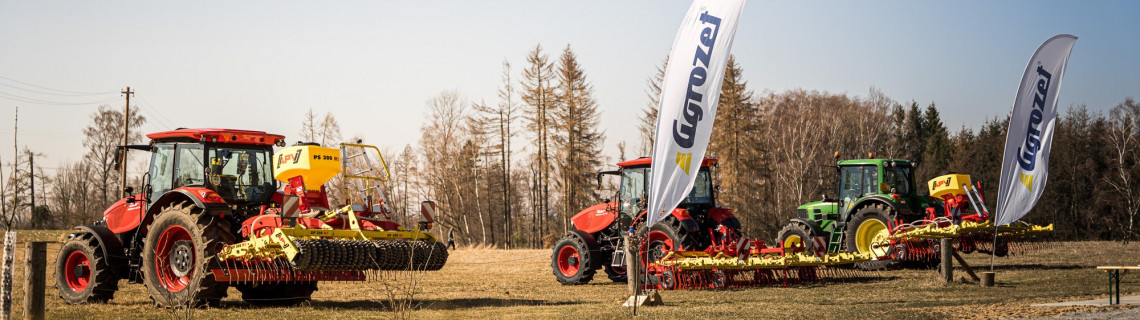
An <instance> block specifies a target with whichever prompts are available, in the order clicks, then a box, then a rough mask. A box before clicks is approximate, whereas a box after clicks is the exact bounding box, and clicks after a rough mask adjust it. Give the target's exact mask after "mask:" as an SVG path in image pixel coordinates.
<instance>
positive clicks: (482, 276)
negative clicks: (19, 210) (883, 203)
mask: <svg viewBox="0 0 1140 320" xmlns="http://www.w3.org/2000/svg"><path fill="white" fill-rule="evenodd" d="M63 233H64V231H21V232H20V233H19V241H20V242H21V244H19V246H18V249H17V252H16V254H17V256H16V257H17V259H16V261H17V266H18V268H17V269H16V275H15V279H16V280H17V281H15V285H14V287H15V292H16V295H15V299H16V300H14V302H13V305H14V309H16V311H15V312H14V316H16V317H22V314H21V312H22V311H21V310H20V308H21V307H22V301H23V294H22V287H23V277H24V276H23V265H22V261H23V257H24V252H23V248H24V245H23V243H22V242H25V241H34V240H39V241H44V240H53V241H54V240H57V239H59V238H60V236H61V235H62V234H63ZM58 249H59V244H56V243H53V244H50V245H49V246H48V260H49V262H48V264H49V271H48V280H47V284H48V286H49V288H48V296H47V318H48V319H75V318H83V319H120V318H132V319H170V318H175V317H182V316H184V314H182V315H175V314H172V312H171V311H168V310H164V309H158V308H155V307H154V305H153V304H152V303H151V301H150V299H149V298H148V297H147V296H146V292H145V288H144V287H143V286H142V285H129V284H127V283H126V281H123V282H122V283H121V284H120V291H119V292H118V293H117V294H116V295H115V299H114V300H112V301H111V302H110V303H108V304H96V305H78V306H72V305H66V304H64V303H63V301H62V300H60V299H59V297H58V296H57V295H56V291H55V288H54V287H53V286H54V285H55V274H54V271H53V269H54V267H53V265H54V263H55V254H56V251H57V250H58ZM965 258H966V259H967V261H968V262H970V263H971V264H972V265H974V266H977V267H979V268H980V267H982V266H988V263H989V259H988V256H983V255H977V254H973V255H966V256H965ZM997 263H998V266H997V279H998V284H999V286H997V287H995V288H982V287H980V286H978V285H977V284H976V283H973V282H959V283H954V284H943V283H940V282H939V280H938V279H939V278H938V275H937V273H936V271H934V270H896V271H883V272H866V273H863V275H862V276H861V277H860V279H858V280H853V281H840V282H828V283H813V284H805V285H799V286H792V287H786V288H785V287H765V288H752V289H732V290H724V291H710V290H702V291H668V292H663V293H662V295H663V297H664V300H665V302H666V306H663V307H651V308H642V309H639V314H640V315H644V316H648V317H649V318H688V319H702V318H714V317H717V318H721V317H723V318H752V319H806V318H822V319H927V318H1017V317H1051V316H1059V315H1065V314H1072V313H1075V312H1083V311H1100V310H1112V309H1119V308H1120V307H1060V308H1054V307H1030V306H1029V305H1030V304H1034V303H1046V302H1059V301H1067V300H1081V299H1102V298H1106V297H1107V295H1106V286H1107V277H1106V276H1105V274H1104V273H1103V272H1097V271H1096V270H1094V269H1093V267H1094V266H1097V265H1107V264H1131V265H1136V264H1140V244H1132V245H1122V244H1120V243H1117V242H1064V243H1053V244H1051V245H1050V246H1048V247H1047V248H1044V249H1042V250H1039V251H1035V252H1034V253H1030V254H1026V255H1020V256H1013V257H1006V258H998V260H997ZM599 273H600V272H599ZM959 275H965V274H964V272H962V271H961V270H960V269H959V270H958V272H956V273H955V276H956V277H957V276H959ZM1121 288H1122V290H1123V291H1124V293H1125V294H1137V293H1140V277H1137V276H1136V275H1128V276H1125V277H1124V283H1123V285H1122V286H1121ZM419 290H420V291H419V293H418V294H417V295H416V299H415V307H414V309H413V310H412V311H410V312H409V313H406V314H400V315H404V316H409V317H411V318H427V319H436V318H504V319H518V318H524V319H561V318H576V319H581V318H590V319H606V318H627V317H630V316H631V315H632V314H631V310H629V309H626V308H622V307H621V306H620V303H621V302H622V301H624V298H625V285H624V284H614V283H611V282H609V281H608V280H605V277H604V274H603V275H600V276H598V277H596V278H595V281H594V282H592V283H590V284H589V285H583V286H562V285H559V284H558V282H557V281H555V280H554V277H553V276H552V275H551V269H550V258H549V251H547V250H511V251H508V250H488V249H461V250H456V251H453V252H452V253H451V259H449V261H448V263H447V266H446V267H444V268H443V270H442V271H439V272H432V273H427V274H426V275H425V276H424V277H423V279H422V282H421V283H420V285H419ZM229 294H230V297H229V298H227V299H226V300H224V301H223V305H222V306H221V307H219V308H211V309H197V310H192V311H191V313H192V314H191V316H192V317H194V318H201V319H264V318H266V317H273V318H274V319H330V318H341V319H372V318H391V317H393V316H395V315H397V314H396V313H394V312H393V311H392V310H391V308H389V307H388V306H389V304H388V303H387V302H386V301H387V298H386V294H387V291H386V290H385V289H384V286H383V284H382V283H381V282H379V281H370V282H365V283H321V285H320V290H319V291H317V292H316V294H314V295H313V301H312V302H311V303H306V304H304V305H302V306H299V307H292V308H277V307H255V306H249V305H246V304H243V303H242V302H241V300H240V299H239V298H240V297H239V293H238V292H237V291H236V290H235V289H232V288H231V289H230V292H229Z"/></svg>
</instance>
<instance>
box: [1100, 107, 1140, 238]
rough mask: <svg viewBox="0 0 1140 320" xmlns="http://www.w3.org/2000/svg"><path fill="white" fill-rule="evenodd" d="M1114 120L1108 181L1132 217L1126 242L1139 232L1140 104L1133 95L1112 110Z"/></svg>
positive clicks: (1126, 233) (1130, 217)
mask: <svg viewBox="0 0 1140 320" xmlns="http://www.w3.org/2000/svg"><path fill="white" fill-rule="evenodd" d="M1109 120H1110V121H1111V124H1110V127H1109V131H1108V133H1109V134H1108V137H1107V138H1108V142H1109V145H1110V148H1111V149H1110V150H1111V151H1112V158H1111V160H1112V166H1111V167H1112V171H1113V172H1112V173H1111V174H1108V175H1107V178H1106V179H1105V180H1106V182H1107V183H1108V184H1109V185H1110V186H1112V189H1113V190H1114V191H1116V193H1117V194H1118V195H1119V197H1120V202H1121V206H1123V209H1124V213H1125V215H1126V217H1127V219H1128V221H1127V225H1126V226H1125V228H1124V230H1125V233H1124V243H1128V242H1129V241H1130V240H1131V239H1132V235H1133V234H1134V233H1135V231H1134V230H1133V226H1134V225H1135V220H1136V215H1137V214H1138V213H1140V191H1137V190H1136V188H1137V187H1140V159H1138V158H1140V157H1138V156H1137V153H1138V152H1140V148H1138V144H1140V104H1137V103H1136V102H1135V101H1134V100H1132V98H1128V99H1125V100H1124V102H1123V103H1121V104H1118V105H1116V107H1114V108H1112V110H1111V111H1109Z"/></svg>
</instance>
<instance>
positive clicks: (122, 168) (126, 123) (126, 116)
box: [119, 86, 135, 197]
mask: <svg viewBox="0 0 1140 320" xmlns="http://www.w3.org/2000/svg"><path fill="white" fill-rule="evenodd" d="M121 93H122V94H123V95H125V96H126V97H127V103H126V104H124V105H123V156H122V159H120V162H119V174H120V176H119V195H120V197H125V196H127V154H128V153H130V152H127V133H128V131H127V130H128V129H129V128H130V127H131V123H130V121H131V95H132V94H135V93H134V92H133V91H131V87H130V86H127V90H123V91H122V92H121Z"/></svg>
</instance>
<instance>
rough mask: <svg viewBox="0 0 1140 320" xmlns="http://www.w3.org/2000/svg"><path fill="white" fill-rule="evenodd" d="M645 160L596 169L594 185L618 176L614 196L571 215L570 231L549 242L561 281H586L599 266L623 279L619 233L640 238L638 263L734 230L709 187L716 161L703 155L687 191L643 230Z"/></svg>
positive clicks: (727, 212) (706, 242)
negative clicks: (633, 232)
mask: <svg viewBox="0 0 1140 320" xmlns="http://www.w3.org/2000/svg"><path fill="white" fill-rule="evenodd" d="M650 163H651V160H650V158H639V159H634V160H629V161H625V162H619V163H618V164H617V165H618V167H620V169H619V170H616V171H603V172H599V173H598V183H599V188H600V187H601V180H602V176H603V175H618V176H621V185H620V187H619V190H618V192H617V200H613V201H611V200H610V199H606V200H605V201H603V202H602V203H599V204H597V205H594V206H591V207H589V208H586V209H585V210H582V211H581V212H579V213H578V214H576V215H574V217H573V218H571V224H572V230H570V232H568V233H567V234H566V236H565V237H563V238H562V239H561V240H559V241H558V242H557V243H555V244H554V252H553V253H552V254H551V257H550V258H551V262H550V265H551V268H552V269H553V271H554V276H555V277H557V278H558V282H561V283H562V284H563V285H579V284H586V283H589V282H590V280H592V279H593V278H594V274H595V273H596V272H597V270H598V269H599V268H602V269H604V271H605V272H606V275H607V276H609V278H610V280H613V281H615V282H625V281H626V279H627V277H626V272H625V258H624V256H625V255H624V252H623V250H622V248H623V247H624V246H623V243H622V235H623V234H624V233H625V232H628V230H630V228H631V226H632V230H637V232H638V234H639V235H640V237H639V238H640V239H642V241H641V243H640V246H641V250H640V251H641V252H642V256H641V257H639V259H638V260H639V261H646V260H647V259H648V261H650V262H652V261H657V260H659V259H661V258H662V257H664V255H665V254H666V253H668V252H669V251H674V250H704V249H705V248H707V247H708V246H709V245H711V244H712V243H713V239H714V238H717V239H719V238H722V237H724V236H725V234H726V233H732V234H736V233H738V232H739V229H740V221H739V220H737V219H736V217H735V216H734V215H733V213H732V209H727V208H721V207H718V206H717V205H716V198H715V195H714V191H715V188H714V187H713V180H712V175H711V173H710V170H711V168H712V167H715V166H716V159H709V158H705V159H704V161H702V162H701V169H700V171H698V172H697V180H696V183H695V184H694V185H693V190H692V191H690V192H689V195H688V196H687V197H685V199H684V200H683V201H681V204H680V205H678V206H677V209H675V210H673V212H672V214H671V215H670V216H669V217H666V218H665V219H664V220H661V222H658V223H657V224H654V225H653V227H651V228H649V230H645V228H644V224H645V214H646V211H645V203H646V200H647V199H646V190H648V189H649V183H650V181H649V179H650V171H651V169H650Z"/></svg>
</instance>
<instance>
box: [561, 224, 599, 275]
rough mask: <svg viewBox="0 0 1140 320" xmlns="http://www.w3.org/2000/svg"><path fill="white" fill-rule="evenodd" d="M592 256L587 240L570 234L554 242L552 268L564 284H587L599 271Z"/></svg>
mask: <svg viewBox="0 0 1140 320" xmlns="http://www.w3.org/2000/svg"><path fill="white" fill-rule="evenodd" d="M592 258H593V255H592V254H591V252H590V247H589V245H587V244H586V240H585V239H582V237H579V236H578V235H576V234H569V235H566V236H565V237H563V238H562V239H561V240H558V242H556V243H554V252H553V253H551V255H550V268H551V269H553V271H554V277H556V278H558V282H559V283H562V285H580V284H587V283H590V280H593V279H594V273H596V272H598V268H597V266H595V265H594V263H595V261H594V259H592Z"/></svg>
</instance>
